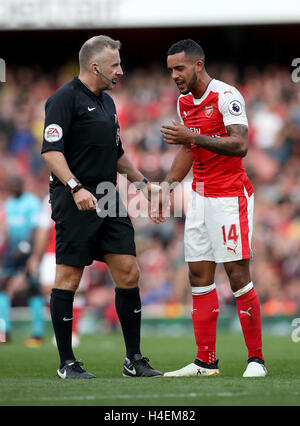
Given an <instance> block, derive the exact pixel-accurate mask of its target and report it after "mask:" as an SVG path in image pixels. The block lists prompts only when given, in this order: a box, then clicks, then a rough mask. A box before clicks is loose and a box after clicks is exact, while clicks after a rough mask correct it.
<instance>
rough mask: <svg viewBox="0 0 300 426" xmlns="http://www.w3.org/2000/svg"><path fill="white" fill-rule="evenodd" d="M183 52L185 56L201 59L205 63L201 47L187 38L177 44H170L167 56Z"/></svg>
mask: <svg viewBox="0 0 300 426" xmlns="http://www.w3.org/2000/svg"><path fill="white" fill-rule="evenodd" d="M180 52H185V55H186V56H189V57H192V58H195V59H201V60H202V61H203V62H204V61H205V54H204V51H203V49H202V47H201V46H199V44H198V43H196V42H195V41H194V40H192V39H190V38H188V39H186V40H180V41H178V42H177V43H174V44H172V46H171V47H170V48H169V50H168V52H167V55H168V56H169V55H175V54H176V53H180Z"/></svg>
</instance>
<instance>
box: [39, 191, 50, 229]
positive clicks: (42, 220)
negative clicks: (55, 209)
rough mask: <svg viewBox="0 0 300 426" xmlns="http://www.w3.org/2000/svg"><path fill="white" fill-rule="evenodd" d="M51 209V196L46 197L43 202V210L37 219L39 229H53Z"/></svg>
mask: <svg viewBox="0 0 300 426" xmlns="http://www.w3.org/2000/svg"><path fill="white" fill-rule="evenodd" d="M51 225H52V221H51V207H50V204H49V196H47V197H45V198H44V200H43V202H42V208H41V210H40V212H39V215H38V218H37V227H38V228H42V229H49V228H51Z"/></svg>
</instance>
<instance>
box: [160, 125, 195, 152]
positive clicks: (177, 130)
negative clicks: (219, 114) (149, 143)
mask: <svg viewBox="0 0 300 426" xmlns="http://www.w3.org/2000/svg"><path fill="white" fill-rule="evenodd" d="M172 123H173V124H174V125H173V126H170V125H166V124H164V125H163V126H162V128H161V129H160V131H161V133H162V135H163V138H164V142H166V143H167V144H169V145H186V146H190V145H191V144H193V143H194V140H195V137H196V134H195V133H194V132H192V131H191V130H190V129H189V128H188V127H186V126H185V125H184V124H181V123H177V122H176V121H172Z"/></svg>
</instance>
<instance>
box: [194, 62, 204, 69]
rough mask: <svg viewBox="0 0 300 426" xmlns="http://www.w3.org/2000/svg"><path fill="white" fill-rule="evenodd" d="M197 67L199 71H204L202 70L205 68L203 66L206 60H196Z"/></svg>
mask: <svg viewBox="0 0 300 426" xmlns="http://www.w3.org/2000/svg"><path fill="white" fill-rule="evenodd" d="M195 67H196V70H197V71H198V72H200V71H202V70H203V68H204V61H203V60H202V59H198V60H197V61H196V62H195Z"/></svg>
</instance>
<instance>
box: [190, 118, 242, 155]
mask: <svg viewBox="0 0 300 426" xmlns="http://www.w3.org/2000/svg"><path fill="white" fill-rule="evenodd" d="M226 132H227V134H228V136H226V137H221V138H216V137H212V136H205V135H198V134H194V137H193V142H192V143H193V144H195V145H198V146H201V148H204V149H207V150H208V151H211V152H215V153H216V154H220V155H228V156H232V157H245V155H246V154H247V151H248V128H247V127H246V126H243V125H238V124H233V125H231V126H226Z"/></svg>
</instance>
